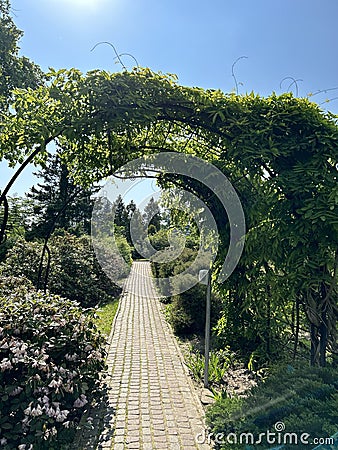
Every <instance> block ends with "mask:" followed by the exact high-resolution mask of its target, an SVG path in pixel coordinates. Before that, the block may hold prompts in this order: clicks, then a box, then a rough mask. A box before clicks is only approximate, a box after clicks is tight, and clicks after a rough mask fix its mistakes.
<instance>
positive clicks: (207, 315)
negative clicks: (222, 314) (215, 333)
mask: <svg viewBox="0 0 338 450" xmlns="http://www.w3.org/2000/svg"><path fill="white" fill-rule="evenodd" d="M207 277H208V283H207V302H206V308H205V349H204V387H205V388H207V387H208V386H209V350H210V309H211V269H210V270H208V274H207Z"/></svg>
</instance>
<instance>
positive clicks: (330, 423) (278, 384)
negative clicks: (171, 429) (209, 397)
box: [207, 366, 338, 450]
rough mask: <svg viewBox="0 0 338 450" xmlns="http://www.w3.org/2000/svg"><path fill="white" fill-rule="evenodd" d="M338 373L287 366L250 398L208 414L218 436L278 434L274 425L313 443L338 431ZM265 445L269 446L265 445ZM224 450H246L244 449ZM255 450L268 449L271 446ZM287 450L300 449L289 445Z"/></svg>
mask: <svg viewBox="0 0 338 450" xmlns="http://www.w3.org/2000/svg"><path fill="white" fill-rule="evenodd" d="M337 387H338V373H337V370H336V369H332V368H331V369H330V368H327V369H319V368H308V367H305V368H304V367H299V368H295V367H292V366H287V367H283V368H279V369H278V370H277V371H276V372H275V373H274V374H273V375H272V376H270V377H269V378H267V379H266V380H265V381H264V382H261V383H260V384H259V385H258V386H257V387H254V388H253V389H252V390H251V391H250V393H249V396H248V397H247V398H244V399H238V398H236V397H235V398H231V399H230V398H223V399H220V400H219V401H217V402H216V404H215V405H213V406H212V407H211V408H209V410H208V412H207V420H208V424H209V426H210V427H211V430H212V432H213V433H214V434H217V433H224V434H225V435H226V434H229V433H236V434H237V436H238V437H239V436H240V434H241V433H253V435H254V436H256V438H257V439H258V436H259V433H266V432H267V431H268V430H270V431H271V432H276V430H275V429H274V425H275V423H277V422H283V423H284V425H285V432H288V433H297V434H298V435H299V436H300V435H301V434H302V433H308V434H309V435H310V436H311V439H313V438H315V437H329V436H331V435H333V434H334V433H336V431H337V418H338V416H337V411H338V409H337V405H338V403H337V402H338V390H337ZM264 444H265V445H264ZM220 448H222V449H228V448H229V449H230V448H238V449H244V448H245V446H244V445H241V446H240V445H238V446H230V445H229V444H226V443H224V444H223V445H221V446H220ZM252 448H255V449H263V448H264V449H266V448H267V443H266V442H265V443H264V442H262V445H258V444H257V445H256V446H254V447H252ZM284 448H285V449H287V450H289V449H296V448H299V446H296V445H286V446H285V447H284Z"/></svg>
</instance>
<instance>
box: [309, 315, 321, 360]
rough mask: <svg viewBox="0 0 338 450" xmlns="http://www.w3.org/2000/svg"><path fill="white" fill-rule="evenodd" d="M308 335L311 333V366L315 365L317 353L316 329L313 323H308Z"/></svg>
mask: <svg viewBox="0 0 338 450" xmlns="http://www.w3.org/2000/svg"><path fill="white" fill-rule="evenodd" d="M310 335H311V358H310V364H311V366H315V365H316V363H317V361H318V353H319V348H318V347H319V339H318V330H317V327H316V326H315V325H313V323H312V324H311V325H310Z"/></svg>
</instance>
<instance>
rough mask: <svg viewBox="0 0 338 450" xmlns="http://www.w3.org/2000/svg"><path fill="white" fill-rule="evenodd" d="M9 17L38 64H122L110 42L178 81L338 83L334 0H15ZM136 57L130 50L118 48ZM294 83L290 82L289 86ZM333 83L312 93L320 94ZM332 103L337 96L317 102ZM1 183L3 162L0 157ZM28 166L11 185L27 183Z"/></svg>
mask: <svg viewBox="0 0 338 450" xmlns="http://www.w3.org/2000/svg"><path fill="white" fill-rule="evenodd" d="M12 6H13V12H14V14H15V16H14V19H15V22H16V24H17V25H18V27H19V28H21V29H22V30H23V31H24V33H25V34H24V37H23V39H22V41H21V44H20V46H21V53H22V54H24V55H26V56H28V57H30V58H31V59H32V60H34V61H35V62H36V63H37V64H39V65H41V67H42V68H43V69H44V70H47V69H48V67H54V68H63V67H67V68H70V67H77V68H79V69H81V70H82V71H84V72H86V71H88V70H91V69H96V68H101V69H105V70H110V71H118V70H120V66H119V65H117V64H116V63H115V60H114V56H115V55H114V53H113V51H112V49H111V47H109V46H108V45H100V46H98V47H97V48H96V49H95V50H94V51H93V52H91V49H92V48H93V46H94V45H95V44H96V43H98V42H100V41H109V42H111V43H112V44H114V45H115V47H116V48H117V50H118V52H119V53H131V54H132V55H133V56H134V57H135V58H136V59H137V60H138V62H139V64H140V65H141V66H148V67H150V68H151V69H153V70H155V71H157V70H160V71H162V72H170V73H176V74H177V75H178V77H179V82H180V83H181V84H183V85H189V86H201V87H204V88H220V89H222V90H223V91H225V92H228V91H231V90H233V89H234V87H235V81H234V79H233V77H232V75H231V67H232V64H233V63H234V62H235V61H236V59H237V58H239V57H241V56H246V57H247V58H246V59H240V60H239V61H238V62H237V64H236V66H235V73H236V77H237V81H238V83H239V92H241V93H245V92H251V91H255V92H257V93H259V94H261V95H269V94H270V93H271V92H272V91H275V92H282V91H286V90H288V88H289V85H290V83H291V80H290V79H289V80H285V81H284V82H283V83H282V87H280V83H281V81H282V80H283V79H284V78H285V77H292V78H294V79H296V80H302V81H298V82H297V84H298V93H299V95H300V96H306V95H307V94H308V93H310V92H313V93H314V92H316V91H318V90H322V89H329V88H334V87H338V58H337V52H338V50H337V49H338V27H337V19H338V2H337V0H320V1H319V0H242V1H241V2H238V1H236V0H214V1H209V2H206V1H199V0H194V1H192V0H171V1H166V0H162V1H159V0H138V1H135V0H30V1H27V0H12ZM124 63H125V65H126V66H127V67H130V68H131V67H132V66H133V60H132V59H131V58H130V57H125V58H124ZM291 89H292V90H293V92H296V90H295V86H291ZM334 97H338V90H336V91H331V92H328V93H323V94H320V95H316V96H315V97H313V100H316V101H317V102H318V103H322V102H324V101H325V100H326V99H327V98H329V99H330V98H331V99H333V98H334ZM323 108H327V109H329V110H331V111H333V112H335V113H337V112H338V100H332V101H331V102H329V103H325V104H323ZM0 175H1V180H2V182H1V184H2V183H3V180H4V181H6V179H7V178H8V177H9V175H10V171H9V170H8V169H7V168H5V167H4V166H3V165H2V166H0ZM31 183H32V177H31V172H30V171H29V170H28V171H27V172H26V173H25V175H24V176H23V177H22V178H21V180H20V181H19V182H18V183H17V184H16V185H15V187H14V189H13V191H12V192H14V191H17V192H19V193H22V192H24V191H25V190H27V189H28V187H29V185H30V184H31Z"/></svg>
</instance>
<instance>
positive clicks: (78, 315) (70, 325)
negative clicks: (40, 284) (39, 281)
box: [0, 280, 105, 450]
mask: <svg viewBox="0 0 338 450" xmlns="http://www.w3.org/2000/svg"><path fill="white" fill-rule="evenodd" d="M12 281H13V280H12ZM12 281H11V280H8V283H6V280H2V286H3V285H8V284H10V283H11V282H12ZM3 292H4V291H3V290H2V294H3ZM0 300H1V306H0V442H1V444H2V447H1V448H3V449H4V450H12V449H14V448H15V449H16V448H26V449H28V448H29V449H34V450H35V449H46V450H47V449H48V450H52V449H53V450H59V449H61V448H68V447H67V446H66V444H67V443H70V442H72V439H73V438H74V435H75V430H76V426H77V424H78V422H79V420H80V417H81V415H82V413H83V411H84V409H85V408H86V404H88V403H90V402H91V401H92V399H93V398H94V396H95V394H96V393H97V392H98V391H97V388H98V378H99V372H100V371H102V370H103V368H104V356H105V355H104V350H103V347H104V343H105V340H104V338H103V337H102V336H101V335H100V333H99V332H98V331H97V328H96V326H95V324H94V319H93V314H91V313H90V312H88V311H87V312H86V314H84V310H83V309H81V308H79V307H78V305H77V304H75V303H74V302H72V301H70V300H65V299H63V298H60V297H58V296H54V295H51V294H43V293H41V292H34V291H31V292H29V290H28V289H27V287H26V286H25V285H24V284H22V285H21V286H20V287H19V288H18V289H16V290H14V291H13V292H12V294H11V295H7V296H2V297H1V298H0ZM20 445H21V446H22V447H18V446H20ZM24 445H26V446H25V447H24Z"/></svg>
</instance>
